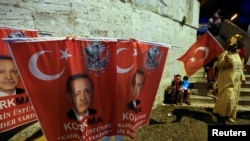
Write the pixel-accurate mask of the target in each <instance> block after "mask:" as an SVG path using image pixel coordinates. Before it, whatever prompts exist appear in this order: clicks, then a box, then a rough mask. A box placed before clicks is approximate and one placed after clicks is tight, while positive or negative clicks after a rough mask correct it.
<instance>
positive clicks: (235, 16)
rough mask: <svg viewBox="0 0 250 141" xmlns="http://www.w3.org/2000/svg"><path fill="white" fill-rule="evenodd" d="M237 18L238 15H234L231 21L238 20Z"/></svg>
mask: <svg viewBox="0 0 250 141" xmlns="http://www.w3.org/2000/svg"><path fill="white" fill-rule="evenodd" d="M237 16H238V14H234V15H233V16H232V17H231V19H230V20H231V21H233V20H234V19H236V18H237Z"/></svg>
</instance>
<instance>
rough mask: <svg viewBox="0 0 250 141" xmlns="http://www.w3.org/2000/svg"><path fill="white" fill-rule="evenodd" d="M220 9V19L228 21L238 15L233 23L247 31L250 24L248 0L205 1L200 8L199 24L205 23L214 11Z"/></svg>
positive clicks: (249, 3) (249, 0) (249, 2)
mask: <svg viewBox="0 0 250 141" xmlns="http://www.w3.org/2000/svg"><path fill="white" fill-rule="evenodd" d="M218 8H220V9H221V14H220V15H221V16H223V17H222V19H229V20H230V18H231V17H232V16H233V15H234V14H235V13H238V18H237V19H235V20H233V23H235V24H236V25H238V26H239V27H241V28H242V29H243V30H245V31H247V28H248V25H249V24H250V0H207V2H206V3H205V4H203V5H201V7H200V21H199V22H200V23H206V22H207V21H208V19H209V18H210V17H211V16H212V15H213V13H214V12H215V11H216V9H218Z"/></svg>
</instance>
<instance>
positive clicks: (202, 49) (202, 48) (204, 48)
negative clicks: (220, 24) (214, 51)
mask: <svg viewBox="0 0 250 141" xmlns="http://www.w3.org/2000/svg"><path fill="white" fill-rule="evenodd" d="M198 50H200V51H204V52H205V56H204V57H203V58H202V59H201V60H200V61H204V60H205V59H206V58H207V56H208V52H209V50H208V48H207V47H202V46H201V47H198V48H196V49H195V53H196V52H197V51H198Z"/></svg>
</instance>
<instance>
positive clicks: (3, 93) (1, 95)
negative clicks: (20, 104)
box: [0, 89, 16, 97]
mask: <svg viewBox="0 0 250 141" xmlns="http://www.w3.org/2000/svg"><path fill="white" fill-rule="evenodd" d="M10 95H16V89H15V90H14V92H13V93H12V94H9V93H5V92H1V91H0V97H4V96H10Z"/></svg>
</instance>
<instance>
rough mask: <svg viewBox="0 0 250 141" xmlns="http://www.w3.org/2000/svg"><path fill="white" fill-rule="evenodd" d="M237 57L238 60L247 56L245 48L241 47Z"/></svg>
mask: <svg viewBox="0 0 250 141" xmlns="http://www.w3.org/2000/svg"><path fill="white" fill-rule="evenodd" d="M239 55H240V58H245V57H246V56H247V52H246V47H243V48H242V49H241V50H240V51H239Z"/></svg>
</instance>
